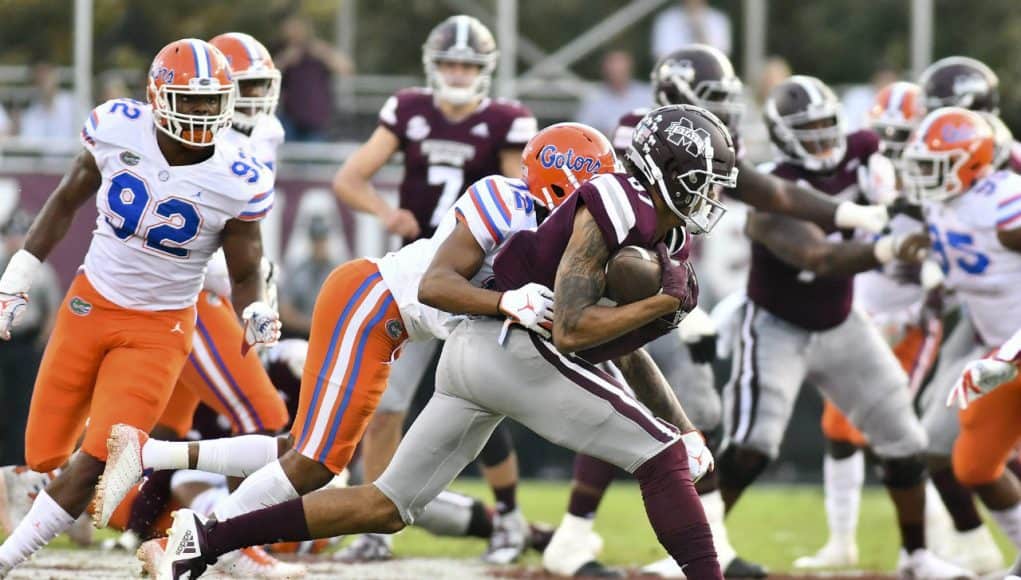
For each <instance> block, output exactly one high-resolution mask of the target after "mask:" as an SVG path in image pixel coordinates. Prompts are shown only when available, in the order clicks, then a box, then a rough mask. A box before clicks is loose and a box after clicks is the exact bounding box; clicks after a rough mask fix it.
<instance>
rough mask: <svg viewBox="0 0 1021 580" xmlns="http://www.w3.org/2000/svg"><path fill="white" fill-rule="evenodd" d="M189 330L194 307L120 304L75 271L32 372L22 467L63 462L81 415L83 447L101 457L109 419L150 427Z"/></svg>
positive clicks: (46, 467)
mask: <svg viewBox="0 0 1021 580" xmlns="http://www.w3.org/2000/svg"><path fill="white" fill-rule="evenodd" d="M194 327H195V309H194V308H185V309H182V310H168V311H160V312H145V311H139V310H129V309H126V308H121V307H119V306H117V305H116V304H113V303H112V302H110V301H109V300H107V299H105V298H103V296H102V295H100V294H99V292H98V291H96V289H95V288H93V286H92V284H90V283H89V281H88V279H87V278H86V276H85V275H84V274H78V276H76V277H75V279H74V282H72V284H71V288H70V289H69V290H68V292H67V296H66V297H65V298H64V302H63V303H62V304H61V307H60V310H59V311H58V312H57V320H56V325H55V327H54V329H53V334H52V336H51V337H50V340H49V343H48V344H47V345H46V352H45V353H44V354H43V360H42V363H41V365H40V368H39V374H38V376H37V377H36V382H35V389H34V391H33V393H32V406H31V408H30V409H29V414H28V426H27V428H26V429H25V442H26V443H25V458H26V460H27V462H28V465H29V466H30V467H31V468H32V469H33V470H35V471H49V470H51V469H55V468H57V467H59V466H60V465H62V464H63V463H64V462H65V461H67V459H68V458H69V457H70V456H71V453H72V452H73V451H74V448H75V443H76V442H77V440H78V436H79V435H80V434H81V432H82V428H83V427H84V425H85V420H86V418H88V419H89V426H88V429H86V430H85V438H84V440H83V442H82V450H83V451H85V452H86V453H88V454H89V455H92V456H93V457H95V458H97V459H99V460H101V461H105V460H106V438H107V436H108V435H109V432H110V427H112V426H113V425H114V424H116V423H126V424H128V425H131V426H133V427H137V428H139V429H141V430H143V431H145V432H149V431H150V430H151V429H152V428H153V426H154V425H155V424H156V420H157V419H159V417H160V415H161V414H162V413H163V409H164V407H166V404H167V401H168V400H169V399H170V394H171V392H172V391H173V387H174V383H175V382H176V381H177V377H178V375H180V373H181V368H182V367H183V366H184V362H185V360H186V359H187V356H188V351H189V350H191V336H192V332H193V330H194Z"/></svg>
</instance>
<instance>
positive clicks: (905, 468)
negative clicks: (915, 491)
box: [877, 455, 926, 489]
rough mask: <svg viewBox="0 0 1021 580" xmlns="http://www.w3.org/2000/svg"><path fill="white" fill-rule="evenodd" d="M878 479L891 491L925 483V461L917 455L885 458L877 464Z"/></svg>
mask: <svg viewBox="0 0 1021 580" xmlns="http://www.w3.org/2000/svg"><path fill="white" fill-rule="evenodd" d="M877 469H878V471H879V479H880V481H882V482H883V485H885V486H886V487H889V488H892V489H907V488H909V487H914V486H916V485H918V484H920V483H922V482H923V481H925V474H926V469H925V461H923V460H922V457H921V456H919V455H912V456H909V457H896V458H892V457H886V458H883V459H882V460H881V461H880V462H879V467H878V468H877Z"/></svg>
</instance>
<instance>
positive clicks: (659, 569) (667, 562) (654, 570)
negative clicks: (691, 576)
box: [641, 556, 687, 578]
mask: <svg viewBox="0 0 1021 580" xmlns="http://www.w3.org/2000/svg"><path fill="white" fill-rule="evenodd" d="M641 572H642V574H647V575H649V576H658V577H660V578H687V576H685V575H684V570H681V567H680V566H678V565H677V561H676V560H674V559H673V558H671V557H669V556H667V557H666V558H663V559H662V560H658V561H656V562H653V563H652V564H646V565H645V566H642V570H641Z"/></svg>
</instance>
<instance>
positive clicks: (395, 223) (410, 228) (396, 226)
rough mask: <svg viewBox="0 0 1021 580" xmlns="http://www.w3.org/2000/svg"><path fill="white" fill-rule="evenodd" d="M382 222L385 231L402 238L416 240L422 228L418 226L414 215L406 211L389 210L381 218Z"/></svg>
mask: <svg viewBox="0 0 1021 580" xmlns="http://www.w3.org/2000/svg"><path fill="white" fill-rule="evenodd" d="M382 220H383V227H385V228H386V231H388V232H390V233H391V234H396V235H398V236H400V237H402V238H408V239H410V238H417V237H418V235H419V234H420V233H422V228H421V226H419V225H418V220H417V219H415V214H413V213H411V212H410V211H408V210H406V209H395V210H391V211H390V212H389V213H387V214H386V215H384V216H382Z"/></svg>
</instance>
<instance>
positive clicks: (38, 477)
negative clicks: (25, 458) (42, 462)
mask: <svg viewBox="0 0 1021 580" xmlns="http://www.w3.org/2000/svg"><path fill="white" fill-rule="evenodd" d="M0 476H2V477H0V525H2V526H3V528H4V533H6V534H10V533H11V532H13V531H14V528H16V527H17V526H18V522H20V521H21V520H22V519H24V517H25V514H27V513H28V510H29V509H30V508H31V507H32V502H33V501H35V496H36V495H38V494H39V492H40V491H42V490H43V489H45V488H46V486H47V485H49V483H50V482H51V481H53V476H51V475H50V474H49V473H39V472H36V471H32V470H31V469H29V468H28V467H26V466H24V465H7V466H4V467H0Z"/></svg>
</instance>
